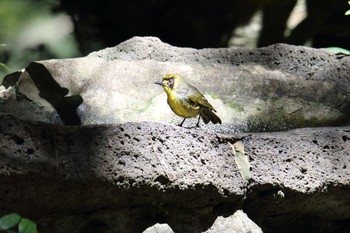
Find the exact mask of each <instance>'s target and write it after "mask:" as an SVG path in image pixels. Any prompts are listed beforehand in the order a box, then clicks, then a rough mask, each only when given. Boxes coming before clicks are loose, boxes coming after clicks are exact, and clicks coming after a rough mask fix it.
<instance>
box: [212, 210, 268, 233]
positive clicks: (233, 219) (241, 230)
mask: <svg viewBox="0 0 350 233" xmlns="http://www.w3.org/2000/svg"><path fill="white" fill-rule="evenodd" d="M218 232H220V233H262V230H261V229H260V227H259V226H258V225H256V224H255V223H254V222H253V221H252V220H250V219H249V218H248V216H247V215H246V214H245V213H244V212H243V211H242V210H237V211H236V212H235V213H234V214H233V215H232V216H229V217H227V218H224V217H221V216H219V217H218V218H217V219H216V220H215V222H214V224H213V226H212V227H210V229H209V230H207V231H206V232H205V233H218Z"/></svg>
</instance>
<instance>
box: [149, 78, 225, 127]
mask: <svg viewBox="0 0 350 233" xmlns="http://www.w3.org/2000/svg"><path fill="white" fill-rule="evenodd" d="M155 84H158V85H161V86H163V88H164V91H165V93H166V94H167V96H168V104H169V106H170V108H171V110H173V112H174V113H175V114H176V115H178V116H181V117H184V119H183V121H182V122H181V123H180V124H179V126H182V124H183V123H184V122H185V120H186V118H192V117H196V116H198V115H199V117H198V122H197V124H196V126H197V127H199V121H200V119H201V118H202V119H203V121H204V123H205V124H208V123H209V122H210V121H211V122H212V123H213V124H217V123H219V124H221V119H220V118H219V117H218V116H217V115H216V114H215V113H214V112H216V111H215V109H214V108H213V106H212V105H211V104H210V103H209V102H208V100H207V99H206V98H205V97H204V96H203V94H202V93H200V91H198V89H197V88H195V87H194V86H192V85H191V84H189V83H188V82H187V81H186V80H185V79H183V78H182V77H181V76H179V75H177V74H166V75H165V76H164V77H163V80H162V82H156V83H155Z"/></svg>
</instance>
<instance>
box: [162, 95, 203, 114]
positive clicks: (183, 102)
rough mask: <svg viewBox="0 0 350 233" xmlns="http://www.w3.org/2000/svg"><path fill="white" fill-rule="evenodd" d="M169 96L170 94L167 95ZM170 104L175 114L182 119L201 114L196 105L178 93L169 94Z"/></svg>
mask: <svg viewBox="0 0 350 233" xmlns="http://www.w3.org/2000/svg"><path fill="white" fill-rule="evenodd" d="M167 94H168V93H167ZM168 104H169V106H170V108H171V110H173V112H174V113H175V114H176V115H178V116H181V117H186V118H191V117H195V116H197V115H198V114H199V112H200V108H199V106H198V105H194V104H193V103H191V102H190V101H189V100H188V99H187V98H183V97H182V96H180V95H177V94H176V93H169V94H168Z"/></svg>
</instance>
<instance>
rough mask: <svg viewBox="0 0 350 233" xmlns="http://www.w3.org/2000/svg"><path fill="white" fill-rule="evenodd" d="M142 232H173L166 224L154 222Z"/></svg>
mask: <svg viewBox="0 0 350 233" xmlns="http://www.w3.org/2000/svg"><path fill="white" fill-rule="evenodd" d="M143 233H174V231H173V230H172V229H171V228H170V227H169V225H168V224H159V223H157V224H155V225H154V226H152V227H149V228H147V229H146V230H145V231H144V232H143Z"/></svg>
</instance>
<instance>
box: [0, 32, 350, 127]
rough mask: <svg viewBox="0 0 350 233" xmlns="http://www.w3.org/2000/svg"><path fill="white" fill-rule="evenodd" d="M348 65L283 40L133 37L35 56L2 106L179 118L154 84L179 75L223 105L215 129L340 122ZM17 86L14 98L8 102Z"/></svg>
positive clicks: (55, 114) (33, 113) (114, 117)
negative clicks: (180, 42) (245, 44)
mask: <svg viewBox="0 0 350 233" xmlns="http://www.w3.org/2000/svg"><path fill="white" fill-rule="evenodd" d="M349 64H350V63H349V58H347V57H345V58H342V59H339V57H338V56H336V55H335V54H334V53H330V52H327V51H324V50H320V49H311V48H306V47H297V46H290V45H284V44H278V45H274V46H270V47H266V48H260V49H233V48H227V49H201V50H196V49H191V48H178V47H173V46H171V45H168V44H165V43H163V42H161V41H160V40H159V39H157V38H152V37H146V38H140V37H134V38H132V39H130V40H128V41H125V42H123V43H121V44H120V45H118V46H116V47H113V48H108V49H105V50H102V51H98V52H94V53H91V54H90V55H89V56H87V57H83V58H75V59H62V60H47V61H40V62H33V63H31V64H30V65H29V66H28V67H27V68H26V69H25V70H24V72H16V73H15V74H12V75H9V76H7V77H5V79H4V81H3V87H2V89H3V90H2V91H1V90H0V92H1V93H2V95H1V94H0V98H1V100H2V102H7V104H0V111H1V112H7V113H12V114H15V115H18V116H21V117H22V118H24V119H28V120H38V121H44V122H49V123H58V122H61V121H63V122H64V123H66V124H73V125H78V124H84V125H86V124H102V123H124V122H129V121H133V122H141V121H157V122H164V123H172V124H176V123H179V122H180V121H181V118H179V117H178V116H176V115H175V114H174V113H172V112H171V110H170V108H169V107H168V106H167V103H166V96H165V94H164V93H163V90H162V89H161V87H159V86H156V85H154V82H155V81H159V80H161V78H162V76H163V75H164V74H166V73H178V74H180V75H182V76H183V77H184V78H186V79H187V80H188V81H189V82H190V83H192V84H193V85H195V86H196V87H197V88H198V89H199V90H201V91H202V92H203V93H204V94H205V96H206V97H207V98H208V100H209V102H211V103H212V104H213V106H214V107H215V108H216V110H217V112H218V115H219V116H220V117H221V118H222V121H223V126H222V127H220V128H219V127H216V128H215V130H217V131H221V132H232V131H237V130H243V131H266V130H267V131H272V130H286V129H291V128H297V127H306V126H329V125H339V124H342V123H344V122H347V121H348V120H349V113H350V107H349V105H350V100H349V98H347V96H348V94H349V83H350V80H349V78H348V77H349V74H348V71H349V69H350V65H349ZM14 89H15V90H17V92H15V91H14ZM13 93H16V97H17V98H12V101H8V99H10V100H11V97H10V96H11V95H13ZM1 96H3V97H1ZM6 100H7V101H6ZM194 123H195V120H193V121H192V122H190V121H189V122H188V126H190V125H194ZM211 128H212V127H211Z"/></svg>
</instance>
